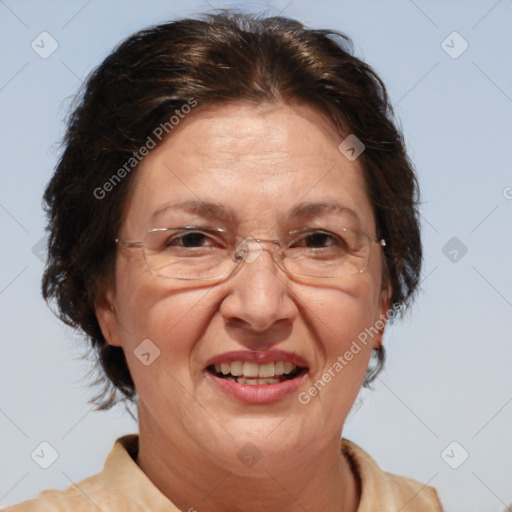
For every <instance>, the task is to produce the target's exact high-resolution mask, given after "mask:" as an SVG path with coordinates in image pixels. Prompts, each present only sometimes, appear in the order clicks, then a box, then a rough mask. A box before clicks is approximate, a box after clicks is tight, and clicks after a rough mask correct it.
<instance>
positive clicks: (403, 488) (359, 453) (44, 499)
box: [4, 434, 441, 512]
mask: <svg viewBox="0 0 512 512" xmlns="http://www.w3.org/2000/svg"><path fill="white" fill-rule="evenodd" d="M138 442H139V438H138V436H137V435H134V434H132V435H129V436H125V437H122V438H120V439H118V440H117V441H116V443H115V445H114V448H113V450H112V451H111V452H110V454H109V456H108V457H107V460H106V461H105V465H104V467H103V470H102V471H101V472H100V473H98V474H97V475H94V476H92V477H89V478H86V479H85V480H82V481H81V482H78V483H77V484H76V485H71V486H70V487H68V488H67V489H66V490H65V491H57V490H53V489H52V490H47V491H43V492H42V493H41V494H40V495H39V496H38V497H37V498H36V499H34V500H30V501H25V502H23V503H20V504H19V505H14V506H12V507H8V508H7V509H4V512H43V511H44V512H98V510H100V511H101V512H121V511H122V512H142V511H150V512H160V511H162V512H163V511H166V512H179V509H178V508H176V507H175V506H174V505H173V504H172V503H171V502H170V501H169V500H168V499H167V498H166V497H165V496H164V495H163V494H162V493H161V492H160V491H159V490H158V489H157V488H156V487H155V486H154V485H153V483H152V482H151V481H150V480H149V478H148V477H147V476H146V475H145V474H144V473H143V472H142V471H141V470H140V469H139V467H138V466H137V464H136V463H135V459H136V457H137V451H138ZM341 450H342V451H343V453H345V454H346V455H347V457H348V459H349V461H350V463H351V466H352V469H353V471H355V472H356V473H357V475H358V476H359V479H360V481H361V501H360V504H359V508H358V512H376V511H378V512H398V511H401V512H440V511H441V505H440V503H439V500H438V497H437V493H436V491H435V489H433V488H432V487H428V486H425V485H423V484H421V483H419V482H417V481H416V480H412V479H410V478H406V477H403V476H398V475H393V474H391V473H387V472H385V471H382V470H381V469H380V468H379V466H377V464H376V462H375V461H374V460H373V459H372V458H371V457H370V456H369V455H368V454H367V453H366V452H364V451H363V450H362V449H361V448H359V447H358V446H357V445H356V444H354V443H352V442H351V441H348V440H347V439H342V440H341ZM192 510H194V509H192ZM185 512H186V511H185Z"/></svg>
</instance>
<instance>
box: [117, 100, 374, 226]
mask: <svg viewBox="0 0 512 512" xmlns="http://www.w3.org/2000/svg"><path fill="white" fill-rule="evenodd" d="M342 140H343V137H342V136H341V135H339V133H338V132H337V131H336V130H335V128H334V127H333V126H332V125H331V123H330V122H329V121H328V120H327V119H326V117H325V116H323V115H322V114H320V113H319V112H318V111H316V110H315V109H313V108H311V107H309V106H293V107H292V106H288V105H277V106H276V105H272V106H271V105H266V106H262V105H260V106H253V105H249V104H246V103H233V104H229V105H218V106H215V107H209V108H206V109H203V110H201V109H199V110H198V111H195V112H194V113H191V114H190V115H189V116H187V117H185V118H184V119H182V120H181V121H180V123H179V125H178V126H176V127H175V129H174V130H173V132H171V134H170V136H168V138H167V139H166V140H164V141H163V142H162V143H161V144H160V145H159V146H158V147H157V148H155V149H153V150H152V151H150V153H149V154H148V155H147V156H146V157H145V158H144V160H143V161H142V162H141V164H139V167H138V168H137V170H136V175H135V177H134V178H135V179H134V182H133V183H132V193H131V194H130V197H129V199H128V202H127V205H126V210H125V219H124V223H125V225H126V228H127V229H128V230H130V231H132V230H139V229H140V228H141V226H142V224H143V223H147V222H148V221H149V219H150V218H151V217H152V216H154V214H155V212H157V211H159V210H164V209H167V210H168V209H169V206H170V205H173V204H176V203H187V202H188V203H194V202H195V203H201V202H203V203H210V204H216V205H219V206H221V207H222V209H223V210H224V211H226V212H228V213H229V214H230V215H231V218H232V220H233V221H234V222H237V223H240V224H247V223H249V224H250V223H251V220H258V221H259V222H260V224H265V223H268V224H271V223H272V222H275V220H276V217H279V216H283V215H285V214H286V213H287V212H289V211H291V210H293V209H294V208H295V207H296V206H297V205H298V204H303V203H334V202H338V203H339V204H340V205H343V206H345V207H347V208H348V209H350V210H353V211H354V212H355V214H356V215H357V216H358V217H359V219H360V222H361V225H362V227H363V229H365V230H367V231H368V232H373V231H374V217H373V209H372V206H371V204H370V201H369V198H368V194H367V191H366V184H365V180H364V176H363V170H362V167H361V166H360V164H359V162H358V161H357V160H356V161H353V162H351V161H349V160H348V159H347V158H346V157H345V156H344V155H343V154H342V153H341V152H340V151H339V150H338V145H339V144H340V142H341V141H342ZM310 210H311V209H310ZM322 211H323V212H324V213H325V212H326V211H327V209H323V210H322V209H321V208H320V209H318V214H321V213H322ZM262 229H264V226H263V225H262Z"/></svg>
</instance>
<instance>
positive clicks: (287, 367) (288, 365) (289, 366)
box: [284, 362, 295, 375]
mask: <svg viewBox="0 0 512 512" xmlns="http://www.w3.org/2000/svg"><path fill="white" fill-rule="evenodd" d="M293 370H295V365H294V364H292V363H286V362H285V363H284V373H286V375H288V374H289V373H292V372H293Z"/></svg>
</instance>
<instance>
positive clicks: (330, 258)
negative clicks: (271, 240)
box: [284, 226, 371, 278]
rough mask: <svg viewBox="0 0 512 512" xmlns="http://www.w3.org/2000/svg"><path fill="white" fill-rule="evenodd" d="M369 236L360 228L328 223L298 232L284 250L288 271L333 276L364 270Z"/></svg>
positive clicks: (343, 275) (307, 274) (299, 273)
mask: <svg viewBox="0 0 512 512" xmlns="http://www.w3.org/2000/svg"><path fill="white" fill-rule="evenodd" d="M370 244H371V242H370V239H369V238H368V236H367V235H366V234H364V233H362V232H361V231H358V230H352V229H349V228H345V227H335V226H332V227H331V229H329V230H328V231H327V230H314V231H311V230H309V231H306V232H304V233H302V234H301V235H300V236H299V237H298V238H297V239H295V240H294V241H293V243H292V244H291V245H290V247H289V248H288V250H287V251H286V259H285V260H284V265H285V267H286V269H287V270H288V272H290V273H291V274H296V275H299V276H304V277H319V278H335V277H345V276H350V275H353V274H357V273H359V272H362V271H363V270H365V268H366V266H367V264H368V259H369V254H370Z"/></svg>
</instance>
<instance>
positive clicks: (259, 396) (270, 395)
mask: <svg viewBox="0 0 512 512" xmlns="http://www.w3.org/2000/svg"><path fill="white" fill-rule="evenodd" d="M206 374H207V375H208V376H209V377H210V378H211V379H212V381H213V382H214V383H215V384H216V385H217V386H218V387H219V388H220V389H221V391H223V392H224V393H225V394H226V395H228V396H229V397H230V398H232V399H235V400H237V401H239V402H242V403H244V404H268V403H272V402H277V401H279V400H282V399H283V398H284V397H286V396H288V395H291V394H292V393H294V392H295V391H296V390H297V388H298V387H299V386H300V385H301V384H302V382H303V381H304V379H305V378H306V374H307V372H304V373H302V374H301V375H298V376H297V377H295V378H294V379H290V380H285V381H283V382H279V383H277V384H254V385H251V384H238V382H236V381H234V380H228V379H222V378H221V377H217V376H216V375H214V374H213V373H210V372H209V371H206Z"/></svg>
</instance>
